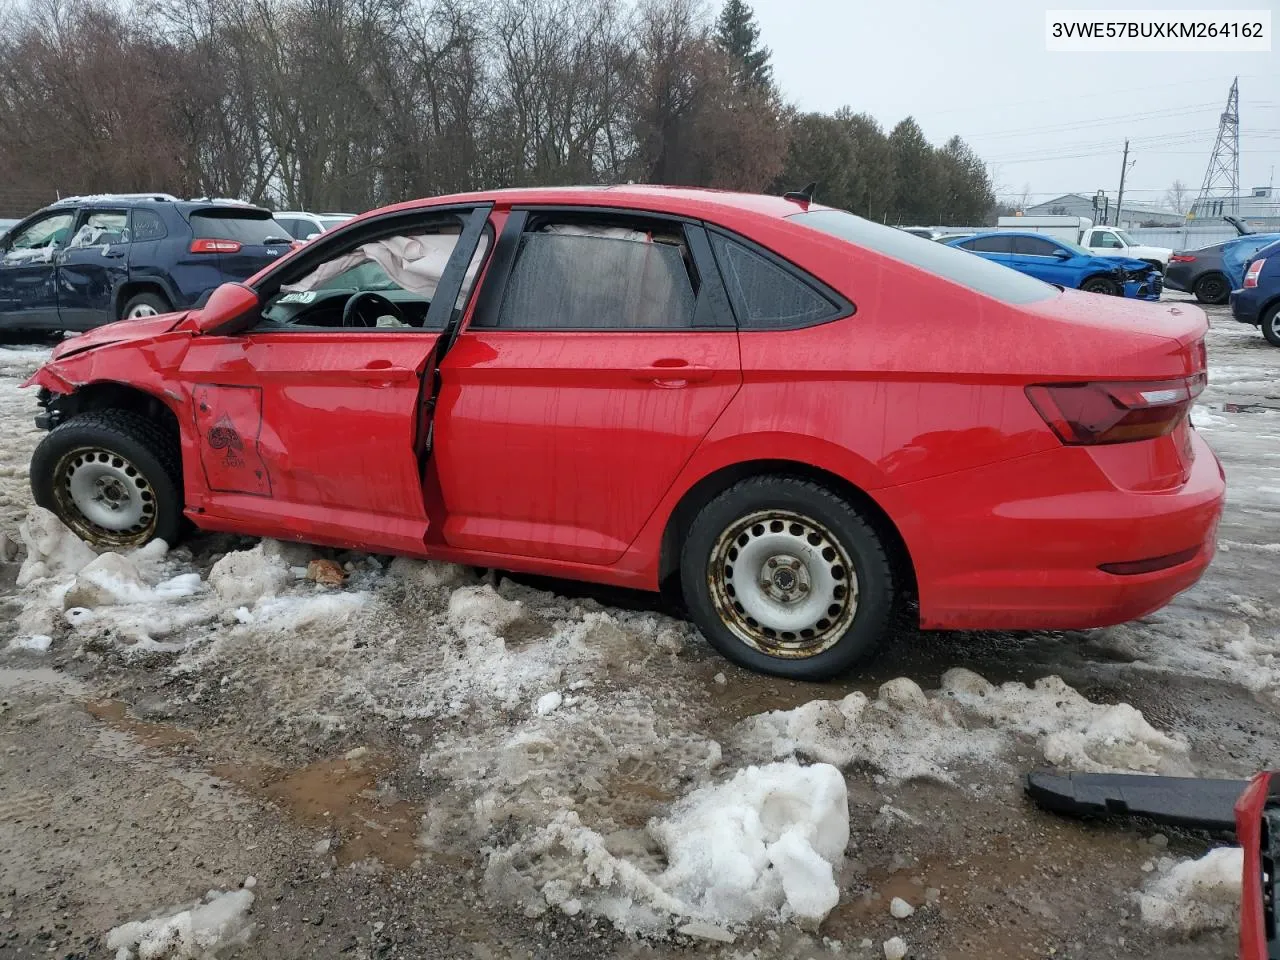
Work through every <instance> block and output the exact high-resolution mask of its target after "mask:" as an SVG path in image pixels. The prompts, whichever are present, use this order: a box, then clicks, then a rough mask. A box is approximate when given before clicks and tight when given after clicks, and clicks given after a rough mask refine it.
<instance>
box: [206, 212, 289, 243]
mask: <svg viewBox="0 0 1280 960" xmlns="http://www.w3.org/2000/svg"><path fill="white" fill-rule="evenodd" d="M191 229H192V231H193V232H194V233H195V235H196V236H197V237H198V238H200V239H202V240H238V241H239V242H240V243H249V244H263V243H271V242H275V243H288V242H289V240H290V237H289V231H288V230H286V229H285V228H284V227H282V226H280V224H278V223H276V222H275V220H273V219H272V217H271V214H269V213H267V212H266V211H265V210H263V211H257V210H201V211H200V212H198V213H193V214H192V215H191Z"/></svg>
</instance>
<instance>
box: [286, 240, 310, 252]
mask: <svg viewBox="0 0 1280 960" xmlns="http://www.w3.org/2000/svg"><path fill="white" fill-rule="evenodd" d="M305 246H306V244H305V243H303V242H302V241H301V240H290V241H289V249H290V250H301V249H302V248H303V247H305Z"/></svg>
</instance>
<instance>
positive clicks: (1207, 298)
mask: <svg viewBox="0 0 1280 960" xmlns="http://www.w3.org/2000/svg"><path fill="white" fill-rule="evenodd" d="M1191 292H1192V293H1194V294H1195V295H1196V299H1197V300H1199V301H1200V302H1201V303H1214V304H1217V303H1226V302H1227V298H1228V297H1230V296H1231V286H1230V284H1228V283H1227V278H1226V277H1224V276H1223V275H1222V274H1220V273H1206V274H1205V275H1204V276H1203V277H1201V278H1200V279H1199V280H1197V281H1196V285H1195V288H1194V289H1193V290H1192V291H1191Z"/></svg>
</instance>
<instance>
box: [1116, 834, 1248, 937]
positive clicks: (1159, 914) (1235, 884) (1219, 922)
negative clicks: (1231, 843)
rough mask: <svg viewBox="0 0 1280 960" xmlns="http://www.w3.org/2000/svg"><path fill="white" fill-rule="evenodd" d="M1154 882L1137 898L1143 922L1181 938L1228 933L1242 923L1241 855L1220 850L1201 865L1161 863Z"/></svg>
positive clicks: (1235, 849)
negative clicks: (1219, 931) (1216, 931)
mask: <svg viewBox="0 0 1280 960" xmlns="http://www.w3.org/2000/svg"><path fill="white" fill-rule="evenodd" d="M1156 870H1157V872H1156V875H1155V878H1154V879H1153V880H1152V881H1151V882H1150V883H1149V884H1148V885H1147V888H1146V889H1145V890H1144V891H1142V893H1140V894H1138V905H1139V907H1140V909H1141V911H1142V919H1143V920H1144V921H1145V922H1146V923H1148V924H1150V925H1151V926H1153V927H1158V928H1160V929H1162V930H1167V931H1169V932H1170V933H1175V934H1178V935H1180V936H1190V935H1191V934H1194V933H1199V932H1200V931H1202V930H1231V929H1234V928H1235V927H1236V926H1237V925H1238V924H1239V922H1240V892H1241V887H1242V875H1243V873H1244V851H1243V850H1241V849H1240V848H1239V847H1219V848H1217V849H1216V850H1210V851H1209V852H1208V853H1207V854H1205V855H1204V856H1203V857H1201V858H1200V859H1199V860H1181V861H1175V860H1173V859H1170V858H1169V857H1161V858H1160V861H1159V863H1158V864H1157V867H1156Z"/></svg>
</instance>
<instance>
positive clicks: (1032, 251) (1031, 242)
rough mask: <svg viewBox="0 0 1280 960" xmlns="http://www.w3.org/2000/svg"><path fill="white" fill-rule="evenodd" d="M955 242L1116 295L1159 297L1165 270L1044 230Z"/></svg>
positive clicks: (1065, 283)
mask: <svg viewBox="0 0 1280 960" xmlns="http://www.w3.org/2000/svg"><path fill="white" fill-rule="evenodd" d="M950 245H951V246H955V247H959V248H960V249H962V250H968V251H969V252H971V253H976V254H978V256H980V257H983V258H985V259H987V260H991V261H992V262H994V263H999V264H1001V265H1003V266H1006V267H1012V268H1013V269H1014V270H1017V271H1018V272H1019V273H1025V274H1027V276H1030V277H1036V278H1037V279H1039V280H1044V281H1045V282H1046V283H1054V284H1057V285H1058V286H1062V287H1071V288H1073V289H1076V290H1083V291H1084V292H1085V293H1104V294H1107V295H1109V296H1113V297H1133V298H1136V299H1138V300H1159V299H1160V292H1161V291H1162V290H1163V289H1164V281H1163V279H1162V278H1161V275H1160V270H1159V269H1158V268H1157V267H1154V266H1152V265H1151V264H1150V263H1148V262H1147V261H1145V260H1135V259H1132V258H1129V257H1101V256H1098V255H1097V254H1095V253H1092V252H1090V251H1089V250H1086V249H1085V248H1084V247H1081V246H1079V245H1078V244H1075V243H1070V242H1068V241H1066V240H1059V239H1057V238H1055V237H1051V236H1047V235H1045V234H1041V233H1032V232H1027V233H1015V232H1013V231H1009V230H1001V231H998V232H997V231H993V232H990V233H979V234H974V235H973V236H971V237H967V238H965V239H963V240H955V241H950Z"/></svg>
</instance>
